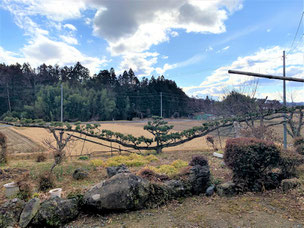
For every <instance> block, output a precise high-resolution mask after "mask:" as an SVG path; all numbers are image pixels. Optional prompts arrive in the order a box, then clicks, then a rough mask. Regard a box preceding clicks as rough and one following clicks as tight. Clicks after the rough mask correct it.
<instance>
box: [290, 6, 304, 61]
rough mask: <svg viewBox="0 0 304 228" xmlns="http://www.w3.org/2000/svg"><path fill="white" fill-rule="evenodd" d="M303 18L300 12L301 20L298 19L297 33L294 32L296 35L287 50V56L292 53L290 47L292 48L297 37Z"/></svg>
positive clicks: (303, 14)
mask: <svg viewBox="0 0 304 228" xmlns="http://www.w3.org/2000/svg"><path fill="white" fill-rule="evenodd" d="M303 16H304V12H302V15H301V19H300V22H299V24H298V28H297V32H296V34H295V36H294V38H293V41H292V43H291V46H290V48H289V51H288V52H287V55H289V53H290V52H291V51H292V47H293V45H294V42H295V41H296V38H297V36H298V33H299V30H300V27H301V24H302V20H303Z"/></svg>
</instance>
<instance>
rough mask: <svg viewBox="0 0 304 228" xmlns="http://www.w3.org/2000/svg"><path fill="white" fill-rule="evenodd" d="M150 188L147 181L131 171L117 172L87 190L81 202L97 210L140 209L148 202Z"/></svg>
mask: <svg viewBox="0 0 304 228" xmlns="http://www.w3.org/2000/svg"><path fill="white" fill-rule="evenodd" d="M150 190H151V189H150V182H149V181H147V180H144V179H142V178H141V177H138V176H135V175H134V174H131V173H119V174H117V175H115V176H113V177H112V178H110V179H108V180H105V181H103V182H101V183H100V184H97V185H95V186H94V187H93V188H91V189H90V190H89V191H87V192H86V193H85V195H84V198H83V203H84V206H85V207H87V208H89V209H93V210H94V209H95V210H99V211H113V210H114V211H121V210H136V209H142V208H144V207H145V206H146V205H147V203H148V200H149V196H150V192H151V191H150Z"/></svg>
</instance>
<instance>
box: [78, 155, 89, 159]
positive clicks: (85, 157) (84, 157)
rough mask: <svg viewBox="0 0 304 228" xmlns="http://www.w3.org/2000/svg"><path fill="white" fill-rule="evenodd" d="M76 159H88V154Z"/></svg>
mask: <svg viewBox="0 0 304 228" xmlns="http://www.w3.org/2000/svg"><path fill="white" fill-rule="evenodd" d="M78 160H89V157H88V156H80V157H79V158H78Z"/></svg>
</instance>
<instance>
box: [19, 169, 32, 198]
mask: <svg viewBox="0 0 304 228" xmlns="http://www.w3.org/2000/svg"><path fill="white" fill-rule="evenodd" d="M17 185H18V187H19V190H20V192H19V193H18V195H17V196H18V198H20V199H22V200H28V199H30V198H31V197H32V185H31V182H30V180H29V176H28V174H26V175H23V176H22V177H20V178H19V180H18V181H17Z"/></svg>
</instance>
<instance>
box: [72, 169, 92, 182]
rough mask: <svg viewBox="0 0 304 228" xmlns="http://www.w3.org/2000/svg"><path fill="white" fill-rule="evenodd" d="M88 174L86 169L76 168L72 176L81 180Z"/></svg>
mask: <svg viewBox="0 0 304 228" xmlns="http://www.w3.org/2000/svg"><path fill="white" fill-rule="evenodd" d="M88 176H89V173H88V171H86V170H84V169H81V168H78V169H76V170H75V171H74V173H73V178H74V179H75V180H83V179H86V178H87V177H88Z"/></svg>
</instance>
